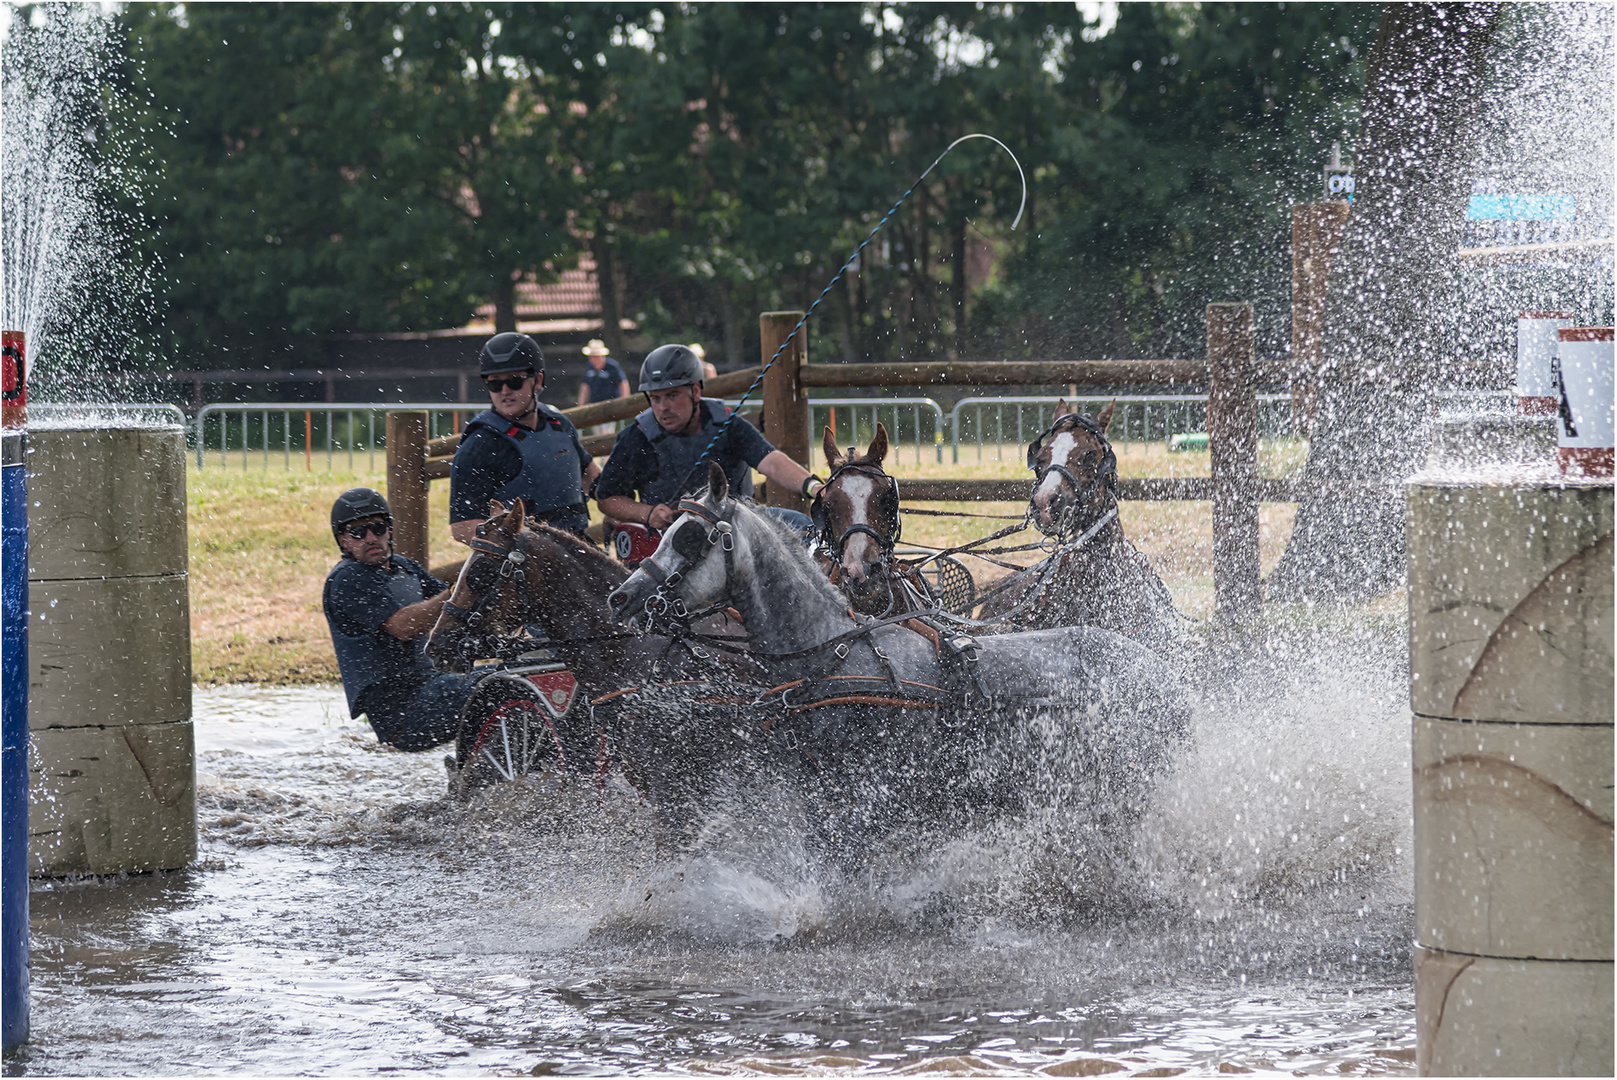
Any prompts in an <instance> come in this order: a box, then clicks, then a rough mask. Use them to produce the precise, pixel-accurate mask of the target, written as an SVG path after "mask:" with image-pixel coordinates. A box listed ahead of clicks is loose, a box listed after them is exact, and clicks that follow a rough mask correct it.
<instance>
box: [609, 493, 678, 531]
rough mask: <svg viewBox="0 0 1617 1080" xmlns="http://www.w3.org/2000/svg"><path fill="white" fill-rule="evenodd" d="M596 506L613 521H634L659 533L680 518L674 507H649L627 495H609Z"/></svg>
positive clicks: (662, 504) (659, 505)
mask: <svg viewBox="0 0 1617 1080" xmlns="http://www.w3.org/2000/svg"><path fill="white" fill-rule="evenodd" d="M595 505H596V506H599V507H600V508H601V513H603V514H605V515H606V516H607V517H609V518H611V519H612V520H613V521H633V522H635V523H636V524H640V525H644V526H646V528H648V529H656V530H658V531H661V530H663V529H666V528H668V526H670V525H672V524H673V523H674V519H675V518H676V517H678V516H679V514H678V513H677V512H676V511H675V510H674V509H673V508H672V507H670V506H668V505H666V504H664V503H658V504H657V505H656V506H648V505H646V504H645V503H643V502H636V501H635V500H634V499H631V498H629V496H627V495H608V496H607V497H606V498H604V499H597V500H595Z"/></svg>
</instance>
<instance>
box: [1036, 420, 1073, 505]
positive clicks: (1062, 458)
mask: <svg viewBox="0 0 1617 1080" xmlns="http://www.w3.org/2000/svg"><path fill="white" fill-rule="evenodd" d="M1077 445H1078V439H1077V437H1076V436H1074V435H1073V433H1072V432H1071V431H1059V432H1057V433H1056V434H1055V435H1053V436H1052V437H1051V438H1050V442H1049V448H1050V460H1051V461H1053V462H1056V463H1058V464H1061V465H1065V464H1066V463H1067V461H1068V459H1069V458H1070V457H1071V456H1072V451H1073V449H1074V448H1075V447H1076V446H1077ZM1062 484H1063V482H1062V479H1061V474H1060V473H1058V472H1054V471H1051V472H1047V473H1045V474H1044V479H1043V480H1041V481H1040V482H1039V486H1038V487H1037V488H1035V489H1034V491H1033V505H1034V507H1035V508H1036V509H1037V510H1038V511H1039V521H1040V522H1041V523H1042V524H1045V525H1049V524H1052V520H1051V518H1050V505H1051V503H1052V502H1053V501H1054V500H1055V497H1056V496H1057V495H1059V494H1060V493H1061V489H1062ZM1072 494H1073V495H1074V496H1076V495H1077V494H1078V493H1077V492H1076V491H1075V492H1073V493H1072Z"/></svg>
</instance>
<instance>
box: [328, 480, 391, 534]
mask: <svg viewBox="0 0 1617 1080" xmlns="http://www.w3.org/2000/svg"><path fill="white" fill-rule="evenodd" d="M368 517H384V518H387V520H388V521H392V520H393V510H392V508H391V507H389V506H388V505H387V500H386V499H384V498H382V493H381V492H380V491H377V490H376V489H375V488H368V487H357V488H349V489H348V490H347V491H345V492H343V493H342V494H341V495H339V496H337V501H336V502H334V503H332V504H331V531H332V534H333V535H335V534H336V532H337V530H338V529H340V528H342V527H343V526H344V525H346V524H348V523H349V522H350V521H358V520H359V519H360V518H368Z"/></svg>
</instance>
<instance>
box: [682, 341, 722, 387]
mask: <svg viewBox="0 0 1617 1080" xmlns="http://www.w3.org/2000/svg"><path fill="white" fill-rule="evenodd" d="M686 348H688V349H690V350H691V352H693V353H695V354H696V358H697V359H698V360H700V361H702V370H703V371H704V372H706V373H707V377H708V378H710V379H716V378H718V377H719V369H718V368H716V367H714V366H713V365H712V364H710V363H708V359H707V350H706V349H704V348H702V343H701V342H700V341H693V342H691V343H690V344H689V345H687V346H686Z"/></svg>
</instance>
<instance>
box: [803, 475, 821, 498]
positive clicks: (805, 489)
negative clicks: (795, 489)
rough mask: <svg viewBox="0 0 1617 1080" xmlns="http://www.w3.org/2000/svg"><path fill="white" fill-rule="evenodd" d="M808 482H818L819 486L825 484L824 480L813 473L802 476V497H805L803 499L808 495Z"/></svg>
mask: <svg viewBox="0 0 1617 1080" xmlns="http://www.w3.org/2000/svg"><path fill="white" fill-rule="evenodd" d="M810 484H819V485H820V486H821V487H824V486H825V481H824V480H821V479H820V478H819V477H818V476H815V475H814V474H813V473H809V474H808V475H807V476H805V477H803V489H802V495H803V498H805V499H806V498H808V497H809V490H808V486H809V485H810Z"/></svg>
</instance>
